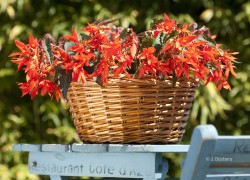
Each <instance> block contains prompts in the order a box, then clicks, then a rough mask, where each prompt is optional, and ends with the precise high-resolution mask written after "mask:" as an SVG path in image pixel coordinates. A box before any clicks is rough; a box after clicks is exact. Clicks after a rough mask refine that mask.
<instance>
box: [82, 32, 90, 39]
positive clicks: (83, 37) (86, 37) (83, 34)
mask: <svg viewBox="0 0 250 180" xmlns="http://www.w3.org/2000/svg"><path fill="white" fill-rule="evenodd" d="M80 38H81V39H80V40H89V39H90V36H89V35H87V34H85V33H81V34H80Z"/></svg>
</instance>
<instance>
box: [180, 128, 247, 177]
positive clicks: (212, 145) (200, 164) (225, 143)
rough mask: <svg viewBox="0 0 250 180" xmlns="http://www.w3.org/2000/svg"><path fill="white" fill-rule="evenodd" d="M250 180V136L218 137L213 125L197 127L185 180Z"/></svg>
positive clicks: (186, 165)
mask: <svg viewBox="0 0 250 180" xmlns="http://www.w3.org/2000/svg"><path fill="white" fill-rule="evenodd" d="M196 179H197V180H199V179H206V180H248V179H249V180H250V136H218V134H217V131H216V129H215V128H214V127H213V126H211V125H207V126H198V127H197V128H195V130H194V133H193V136H192V140H191V144H190V149H189V151H188V153H187V155H186V159H185V162H184V165H183V168H182V175H181V180H196Z"/></svg>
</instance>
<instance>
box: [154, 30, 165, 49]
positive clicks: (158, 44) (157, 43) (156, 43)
mask: <svg viewBox="0 0 250 180" xmlns="http://www.w3.org/2000/svg"><path fill="white" fill-rule="evenodd" d="M165 37H166V34H164V33H163V32H161V33H160V34H159V35H158V36H157V37H156V39H155V40H154V42H153V46H154V48H155V50H156V51H155V53H156V54H158V53H159V51H160V50H161V49H162V47H163V45H164V39H165Z"/></svg>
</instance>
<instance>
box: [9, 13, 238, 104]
mask: <svg viewBox="0 0 250 180" xmlns="http://www.w3.org/2000/svg"><path fill="white" fill-rule="evenodd" d="M105 22H107V23H109V21H105ZM61 40H62V42H59V43H58V44H56V43H55V42H54V40H53V39H52V38H51V37H46V38H43V39H39V40H36V39H34V37H33V36H32V35H30V38H29V43H28V44H24V43H22V42H19V41H15V43H16V46H17V47H18V48H19V49H20V52H14V53H12V54H11V55H10V57H12V58H13V60H12V62H14V63H16V64H18V70H20V69H23V70H24V71H25V73H26V82H25V83H19V86H20V88H21V89H22V93H23V96H24V95H26V94H30V96H31V98H32V99H33V98H34V96H35V95H37V94H38V92H39V90H41V95H44V94H46V93H48V94H49V95H50V96H51V97H56V99H57V100H58V99H59V98H60V97H62V94H63V95H64V97H65V93H62V92H63V91H65V87H68V85H67V86H64V85H63V83H65V82H67V83H70V81H75V82H81V83H85V82H86V81H87V79H88V78H95V79H96V81H97V83H99V84H100V85H104V84H106V83H107V82H108V77H109V76H113V77H119V76H120V75H122V74H124V75H125V76H126V77H128V78H130V74H133V78H141V77H143V76H144V75H152V76H154V77H155V78H158V79H166V78H169V77H173V76H174V77H177V78H178V77H186V78H187V79H189V78H197V79H199V80H200V81H201V82H203V83H204V84H207V83H208V82H210V81H212V82H214V83H215V84H216V85H217V87H218V89H219V90H220V89H221V88H222V87H223V88H225V89H230V85H229V84H228V82H227V79H228V77H229V74H230V73H231V74H232V75H234V76H235V77H236V76H237V75H236V73H235V72H234V68H235V66H234V61H235V59H236V58H235V57H234V55H235V54H237V53H228V51H225V50H222V49H221V48H220V45H218V44H216V43H215V42H214V40H213V38H212V36H210V33H209V31H208V29H207V28H205V27H202V28H200V29H197V28H196V24H189V25H185V24H184V25H181V24H177V23H176V21H175V20H170V19H169V17H168V16H167V15H166V14H165V15H164V19H163V20H162V21H160V22H158V23H155V24H154V26H153V27H152V29H150V30H147V31H145V32H143V33H140V34H138V35H137V34H136V33H135V32H133V30H132V29H130V28H121V27H115V26H112V27H110V26H108V25H107V24H106V23H103V22H101V23H95V24H88V26H87V27H86V28H83V29H82V32H81V33H80V34H78V33H77V32H76V29H75V28H73V30H72V34H71V35H67V36H64V37H63V39H61ZM59 69H60V70H59ZM61 70H63V73H62V72H61ZM65 74H66V76H65ZM62 77H63V78H68V79H70V81H65V80H62ZM69 77H70V78H69ZM66 90H67V88H66Z"/></svg>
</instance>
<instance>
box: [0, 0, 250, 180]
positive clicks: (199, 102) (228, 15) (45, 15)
mask: <svg viewBox="0 0 250 180" xmlns="http://www.w3.org/2000/svg"><path fill="white" fill-rule="evenodd" d="M164 12H166V13H167V14H168V15H169V16H170V17H171V18H177V19H178V21H179V22H189V23H190V22H197V23H198V25H199V26H200V27H201V26H203V25H206V26H208V27H209V28H210V30H211V32H212V34H216V35H217V43H221V44H223V47H224V49H231V51H238V52H240V54H239V55H238V56H237V57H238V61H239V62H240V63H239V64H236V65H237V69H236V71H237V72H238V76H239V77H238V78H237V79H236V78H232V79H230V84H231V86H232V88H233V90H232V91H224V90H223V91H221V92H217V91H216V89H215V87H214V86H213V84H209V85H208V86H206V87H203V86H201V87H200V88H199V89H198V91H197V93H196V98H195V102H194V104H193V109H192V112H191V113H190V119H189V123H188V125H187V128H186V134H185V135H184V138H183V141H182V143H189V141H190V137H191V133H192V130H193V128H194V127H195V126H197V125H199V124H206V123H212V124H214V125H215V126H216V128H217V129H218V131H219V133H220V134H223V135H224V134H226V135H243V134H250V128H249V127H250V126H249V125H250V124H249V119H250V63H249V57H250V36H249V35H250V34H249V32H250V26H249V25H250V23H249V22H250V1H247V0H223V1H218V0H217V1H216V0H157V1H151V0H137V1H127V0H102V1H97V0H82V1H81V0H68V1H67V0H53V1H50V0H40V1H35V0H0V151H1V154H0V179H1V180H5V179H6V180H8V179H20V180H21V179H32V180H33V179H34V180H35V179H46V178H45V177H44V176H40V177H39V176H35V175H29V174H28V170H27V164H26V163H27V153H14V152H11V146H12V144H15V143H77V142H79V140H78V138H77V135H76V134H75V131H74V128H73V124H72V122H71V117H70V114H69V112H68V110H67V105H66V104H65V102H59V103H57V102H55V101H51V100H50V98H49V97H36V98H35V100H34V101H31V100H30V98H29V97H28V96H27V97H23V98H21V91H20V90H19V88H18V86H17V84H16V82H20V81H24V74H22V73H19V72H18V73H17V72H16V65H14V64H12V63H11V62H10V58H8V55H9V54H10V53H11V52H13V51H16V50H17V49H16V47H14V44H13V41H14V39H17V40H20V41H24V42H27V39H28V36H29V34H30V33H32V34H33V35H34V36H35V37H38V38H39V37H42V36H43V35H44V34H45V33H48V32H49V33H51V34H52V35H53V36H54V37H59V36H60V35H62V34H69V33H70V32H71V28H72V26H76V27H77V28H78V29H80V28H81V27H83V26H85V25H86V23H87V22H94V21H95V20H98V19H108V18H116V17H120V18H121V20H120V24H121V25H122V26H130V27H133V28H134V30H135V31H136V32H141V31H144V30H145V29H146V28H147V27H149V24H150V22H151V20H152V18H154V17H162V15H163V13H164ZM165 156H166V157H168V158H169V164H170V170H169V175H170V176H172V177H178V176H179V175H180V167H179V165H180V164H179V161H180V159H181V158H182V157H183V155H173V154H170V155H169V154H165Z"/></svg>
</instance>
